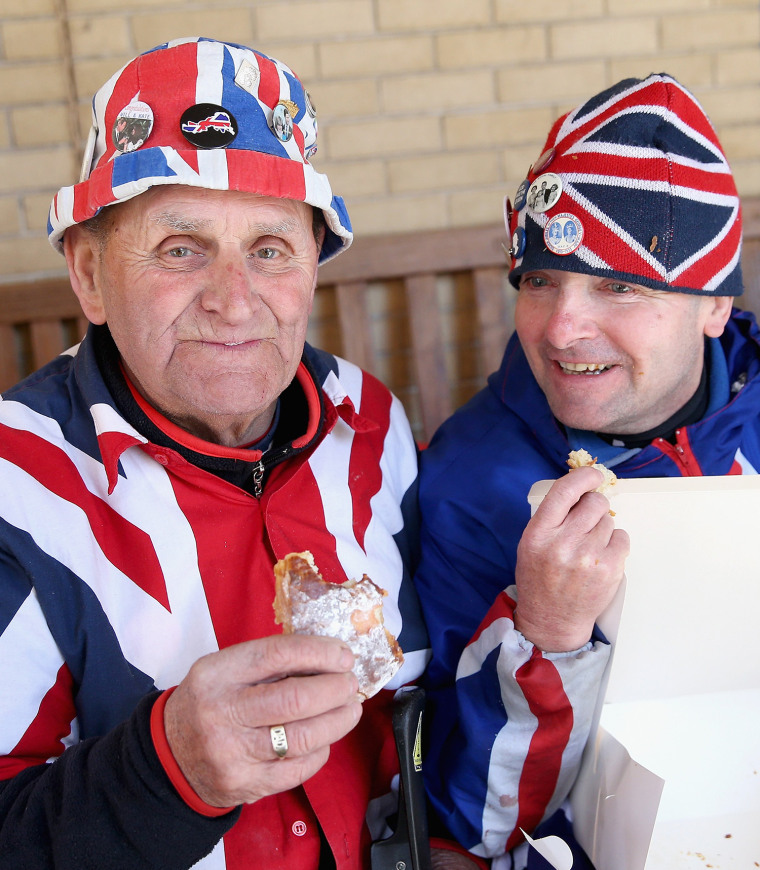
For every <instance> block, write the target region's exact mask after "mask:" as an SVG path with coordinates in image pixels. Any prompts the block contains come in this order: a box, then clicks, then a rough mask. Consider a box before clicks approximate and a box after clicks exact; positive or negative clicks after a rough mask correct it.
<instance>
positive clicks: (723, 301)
mask: <svg viewBox="0 0 760 870" xmlns="http://www.w3.org/2000/svg"><path fill="white" fill-rule="evenodd" d="M710 303H711V305H710V308H709V309H708V312H707V316H706V318H705V335H706V336H707V337H708V338H720V336H721V335H723V329H724V328H725V326H726V323H727V321H728V318H729V317H730V316H731V309H732V307H733V304H734V297H733V296H715V297H713V298H712V299H710Z"/></svg>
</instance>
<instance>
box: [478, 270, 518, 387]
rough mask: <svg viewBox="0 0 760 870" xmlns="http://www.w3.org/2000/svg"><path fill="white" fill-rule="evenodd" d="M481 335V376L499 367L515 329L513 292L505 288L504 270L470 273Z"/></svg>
mask: <svg viewBox="0 0 760 870" xmlns="http://www.w3.org/2000/svg"><path fill="white" fill-rule="evenodd" d="M473 284H474V287H475V301H476V305H477V309H478V331H479V335H480V348H479V350H480V373H481V375H482V376H483V377H486V376H487V375H489V374H490V373H491V372H492V371H494V369H497V368H498V367H499V364H500V363H501V358H502V356H503V354H504V347H505V346H506V343H507V339H508V338H509V336H510V335H511V333H512V330H513V329H514V308H515V302H514V293H515V291H514V290H512V288H511V286H510V287H509V288H508V289H507V286H506V285H507V279H506V273H505V270H504V269H503V268H501V269H498V268H490V269H476V270H475V271H474V273H473Z"/></svg>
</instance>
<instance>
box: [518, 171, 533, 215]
mask: <svg viewBox="0 0 760 870" xmlns="http://www.w3.org/2000/svg"><path fill="white" fill-rule="evenodd" d="M529 188H530V181H529V180H528V179H527V178H525V179H523V180H522V181H521V182H520V186H519V187H518V188H517V193H516V194H515V210H516V211H520V209H521V208H524V207H525V201H526V200H527V199H528V189H529Z"/></svg>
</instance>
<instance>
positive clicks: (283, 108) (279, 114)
mask: <svg viewBox="0 0 760 870" xmlns="http://www.w3.org/2000/svg"><path fill="white" fill-rule="evenodd" d="M288 102H290V101H289V100H288ZM288 102H285V101H281V102H279V103H277V105H276V106H275V107H274V109H272V120H271V121H270V122H269V126H270V127H271V128H272V132H273V133H274V135H275V136H276V137H277V138H278V139H279V140H280V142H290V140H291V139H292V138H293V115H292V114H291V111H290V108H289V107H288ZM291 105H294V104H293V103H291ZM296 110H298V107H297V106H296Z"/></svg>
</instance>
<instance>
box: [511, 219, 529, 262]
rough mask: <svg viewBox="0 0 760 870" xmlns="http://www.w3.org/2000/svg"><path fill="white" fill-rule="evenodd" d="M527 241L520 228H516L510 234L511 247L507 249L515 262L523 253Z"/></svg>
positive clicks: (523, 231)
mask: <svg viewBox="0 0 760 870" xmlns="http://www.w3.org/2000/svg"><path fill="white" fill-rule="evenodd" d="M527 240H528V238H527V236H526V234H525V230H524V229H523V228H522V227H517V228H516V229H515V231H514V232H513V233H512V247H511V248H510V249H509V253H510V254H511V255H512V256H513V257H514V258H515V260H519V259H520V257H522V255H523V254H524V253H525V245H526V243H527Z"/></svg>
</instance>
